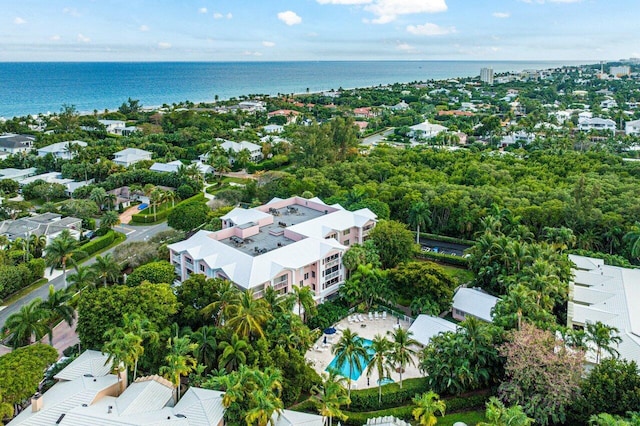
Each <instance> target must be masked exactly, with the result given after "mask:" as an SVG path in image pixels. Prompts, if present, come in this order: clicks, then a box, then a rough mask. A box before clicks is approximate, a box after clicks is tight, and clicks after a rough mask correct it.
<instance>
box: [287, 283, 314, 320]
mask: <svg viewBox="0 0 640 426" xmlns="http://www.w3.org/2000/svg"><path fill="white" fill-rule="evenodd" d="M292 290H293V291H292V292H291V296H290V297H291V299H292V300H293V301H294V305H295V304H297V305H298V316H299V317H300V319H301V320H302V322H306V320H307V313H310V314H311V315H314V314H315V312H317V308H316V301H315V299H314V298H313V296H314V294H313V291H311V288H309V287H305V286H295V285H294V286H293V287H292ZM302 308H304V317H303V316H302Z"/></svg>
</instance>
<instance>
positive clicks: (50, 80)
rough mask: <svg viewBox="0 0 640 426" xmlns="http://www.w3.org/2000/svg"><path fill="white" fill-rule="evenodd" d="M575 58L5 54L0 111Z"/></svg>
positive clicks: (417, 76) (368, 81) (88, 106)
mask: <svg viewBox="0 0 640 426" xmlns="http://www.w3.org/2000/svg"><path fill="white" fill-rule="evenodd" d="M577 64H578V63H575V62H565V63H561V62H520V61H515V62H508V61H501V62H485V61H353V62H352V61H346V62H329V61H327V62H322V61H321V62H19V63H16V62H4V63H0V117H5V118H11V117H14V116H23V115H27V114H39V113H49V112H59V111H60V109H61V107H62V105H63V104H67V105H74V106H75V107H76V109H77V110H78V111H81V112H92V111H94V110H98V111H103V110H105V109H110V110H111V109H116V108H117V107H118V106H120V105H121V104H122V103H123V102H125V101H126V100H127V98H129V97H131V98H133V99H138V100H140V103H141V104H142V105H143V106H160V105H162V104H165V103H166V104H169V105H170V104H172V103H177V102H181V101H186V100H188V101H191V102H203V101H213V100H214V99H215V97H216V96H218V98H219V99H220V100H224V99H229V98H232V97H239V96H242V95H250V94H267V95H276V94H278V93H304V92H306V91H310V92H319V91H323V90H331V89H336V90H337V89H339V88H341V87H342V88H345V89H347V88H354V87H368V86H377V85H379V84H390V83H407V82H412V81H426V80H432V79H434V80H440V79H448V78H455V77H472V76H477V75H479V74H480V68H482V67H492V68H493V69H494V72H506V71H521V70H524V69H544V68H553V67H557V66H562V65H577Z"/></svg>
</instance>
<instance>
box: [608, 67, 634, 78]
mask: <svg viewBox="0 0 640 426" xmlns="http://www.w3.org/2000/svg"><path fill="white" fill-rule="evenodd" d="M609 74H611V75H612V76H614V77H624V76H628V75H629V74H631V67H630V66H629V65H620V66H616V67H610V68H609Z"/></svg>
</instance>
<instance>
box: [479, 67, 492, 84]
mask: <svg viewBox="0 0 640 426" xmlns="http://www.w3.org/2000/svg"><path fill="white" fill-rule="evenodd" d="M480 81H481V82H483V83H487V84H493V68H481V69H480Z"/></svg>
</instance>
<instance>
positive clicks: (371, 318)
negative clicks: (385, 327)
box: [369, 311, 373, 321]
mask: <svg viewBox="0 0 640 426" xmlns="http://www.w3.org/2000/svg"><path fill="white" fill-rule="evenodd" d="M369 321H373V313H372V312H371V311H370V312H369Z"/></svg>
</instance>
